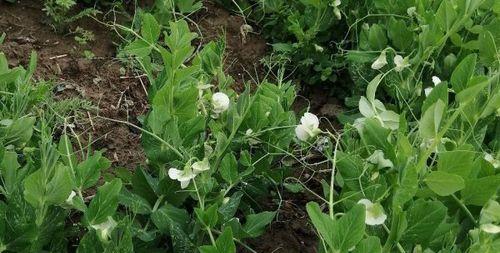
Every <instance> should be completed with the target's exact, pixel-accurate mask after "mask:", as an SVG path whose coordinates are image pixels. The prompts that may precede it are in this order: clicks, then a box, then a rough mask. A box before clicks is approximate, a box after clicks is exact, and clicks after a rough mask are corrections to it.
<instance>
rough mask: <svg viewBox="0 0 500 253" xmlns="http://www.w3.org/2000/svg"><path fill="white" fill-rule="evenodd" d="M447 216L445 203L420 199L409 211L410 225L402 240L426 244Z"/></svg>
mask: <svg viewBox="0 0 500 253" xmlns="http://www.w3.org/2000/svg"><path fill="white" fill-rule="evenodd" d="M445 218H446V207H445V206H444V205H443V203H441V202H439V201H425V200H423V199H419V200H417V201H415V202H414V203H413V205H412V206H411V207H410V208H409V209H408V211H407V219H408V227H407V229H406V231H405V233H404V234H403V237H402V239H401V240H402V241H404V242H405V243H412V244H413V243H420V244H422V245H426V244H427V243H428V242H429V241H430V238H431V236H432V235H433V233H434V231H435V230H436V229H437V228H438V224H440V223H441V222H442V221H443V220H444V219H445Z"/></svg>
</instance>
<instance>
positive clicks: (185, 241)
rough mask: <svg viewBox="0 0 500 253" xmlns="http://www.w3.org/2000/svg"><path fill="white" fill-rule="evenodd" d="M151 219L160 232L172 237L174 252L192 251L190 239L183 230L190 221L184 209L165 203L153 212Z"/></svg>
mask: <svg viewBox="0 0 500 253" xmlns="http://www.w3.org/2000/svg"><path fill="white" fill-rule="evenodd" d="M151 220H152V221H153V223H154V224H155V225H156V227H157V228H158V229H159V230H160V231H161V232H162V233H164V234H167V235H169V236H170V237H171V238H172V244H173V248H174V252H175V253H184V252H194V246H193V244H192V242H191V239H190V238H189V236H188V235H187V233H186V232H185V230H184V229H185V228H186V226H187V224H188V222H189V221H190V217H189V215H188V213H187V212H186V210H184V209H179V208H176V207H174V206H172V205H169V204H166V205H164V206H163V207H161V208H159V209H158V210H156V211H155V212H153V214H152V215H151Z"/></svg>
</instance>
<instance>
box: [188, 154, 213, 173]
mask: <svg viewBox="0 0 500 253" xmlns="http://www.w3.org/2000/svg"><path fill="white" fill-rule="evenodd" d="M191 168H193V172H194V173H196V174H198V173H201V172H203V171H206V170H209V169H210V163H209V162H208V159H206V158H205V159H203V160H201V161H198V162H195V163H193V165H191Z"/></svg>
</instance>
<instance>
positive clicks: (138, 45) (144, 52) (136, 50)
mask: <svg viewBox="0 0 500 253" xmlns="http://www.w3.org/2000/svg"><path fill="white" fill-rule="evenodd" d="M151 50H152V47H151V45H150V44H148V43H147V42H145V41H143V40H135V41H133V42H132V43H130V44H128V45H127V46H126V47H125V48H124V52H125V53H127V54H130V55H135V56H137V57H146V56H148V55H149V54H150V53H151Z"/></svg>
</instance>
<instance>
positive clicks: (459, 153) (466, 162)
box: [438, 145, 475, 179]
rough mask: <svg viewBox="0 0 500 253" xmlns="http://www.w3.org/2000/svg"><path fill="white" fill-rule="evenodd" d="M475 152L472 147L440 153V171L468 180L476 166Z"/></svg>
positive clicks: (465, 146)
mask: <svg viewBox="0 0 500 253" xmlns="http://www.w3.org/2000/svg"><path fill="white" fill-rule="evenodd" d="M474 158H475V151H474V148H473V147H472V146H471V145H464V146H461V147H458V148H457V149H455V150H453V151H444V152H440V153H439V160H438V171H443V172H447V173H451V174H455V175H459V176H461V177H462V178H464V179H467V178H468V176H469V175H470V172H471V170H472V168H473V166H474Z"/></svg>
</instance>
